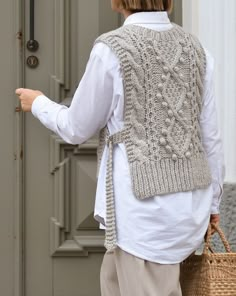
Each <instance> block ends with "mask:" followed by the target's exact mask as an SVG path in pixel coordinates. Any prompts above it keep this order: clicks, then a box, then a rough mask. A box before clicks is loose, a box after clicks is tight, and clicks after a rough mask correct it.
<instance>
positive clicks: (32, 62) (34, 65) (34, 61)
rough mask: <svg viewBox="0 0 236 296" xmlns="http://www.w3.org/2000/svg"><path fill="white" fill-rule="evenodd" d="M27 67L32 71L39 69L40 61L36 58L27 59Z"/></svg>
mask: <svg viewBox="0 0 236 296" xmlns="http://www.w3.org/2000/svg"><path fill="white" fill-rule="evenodd" d="M27 65H28V66H29V67H30V68H32V69H34V68H37V67H38V65H39V59H38V58H37V57H36V56H29V57H28V58H27Z"/></svg>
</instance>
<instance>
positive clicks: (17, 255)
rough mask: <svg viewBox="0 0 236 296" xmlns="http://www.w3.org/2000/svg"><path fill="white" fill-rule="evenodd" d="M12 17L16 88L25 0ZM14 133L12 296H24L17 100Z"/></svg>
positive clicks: (17, 0) (20, 81) (17, 1)
mask: <svg viewBox="0 0 236 296" xmlns="http://www.w3.org/2000/svg"><path fill="white" fill-rule="evenodd" d="M12 3H13V7H14V12H15V18H14V29H15V33H16V35H15V40H16V43H15V45H16V46H15V48H16V52H15V63H16V77H15V81H16V85H15V86H16V87H24V84H25V82H24V54H25V47H24V42H25V32H24V19H25V17H24V16H25V15H24V11H25V10H24V7H25V0H12ZM14 105H15V110H14V111H15V134H14V139H15V140H14V141H15V142H14V147H15V155H14V160H15V162H14V169H15V177H14V185H13V186H14V219H15V220H14V234H13V236H14V255H13V256H14V275H13V295H14V296H24V291H25V285H24V283H25V272H24V271H25V268H24V252H25V248H24V233H25V228H24V225H25V224H24V209H25V199H24V114H23V112H21V109H20V104H19V100H18V98H16V99H15V104H14Z"/></svg>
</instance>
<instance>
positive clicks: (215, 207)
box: [211, 183, 224, 214]
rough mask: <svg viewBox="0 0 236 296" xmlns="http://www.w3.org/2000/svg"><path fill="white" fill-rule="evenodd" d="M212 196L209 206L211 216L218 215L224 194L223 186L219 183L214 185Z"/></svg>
mask: <svg viewBox="0 0 236 296" xmlns="http://www.w3.org/2000/svg"><path fill="white" fill-rule="evenodd" d="M214 185H215V186H214V187H215V188H214V196H213V201H212V206H211V214H219V213H220V203H221V200H222V196H223V193H224V190H223V186H222V185H221V184H219V183H217V184H216V183H215V184H214Z"/></svg>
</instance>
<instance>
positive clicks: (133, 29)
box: [96, 24, 212, 249]
mask: <svg viewBox="0 0 236 296" xmlns="http://www.w3.org/2000/svg"><path fill="white" fill-rule="evenodd" d="M96 42H103V43H105V44H106V45H108V46H109V47H110V48H111V49H112V50H113V52H114V53H115V54H116V56H117V57H118V59H119V61H120V65H121V69H122V73H123V83H124V94H125V111H124V129H123V130H122V131H121V132H119V133H117V134H115V135H112V136H109V134H108V130H107V128H104V129H103V130H102V131H101V134H100V144H99V149H98V160H99V163H100V159H101V155H102V152H103V149H104V146H105V145H106V144H107V145H108V146H109V151H110V157H109V161H108V167H107V224H108V225H107V236H106V243H105V245H106V247H107V249H112V248H114V247H115V243H116V233H115V211H114V196H113V195H114V193H113V183H112V181H113V180H112V148H113V146H114V145H115V144H118V143H124V144H125V146H126V151H127V156H128V161H129V167H130V174H131V180H132V187H133V192H134V194H135V196H136V197H137V198H138V199H145V198H148V197H152V196H155V195H161V194H167V193H173V192H181V191H189V190H195V189H200V188H206V187H207V186H209V184H210V183H211V182H212V179H211V172H210V168H209V165H208V161H207V158H206V155H205V151H204V148H203V143H202V138H201V129H200V114H201V110H202V95H203V81H204V75H205V68H206V57H205V52H204V49H203V48H202V46H201V44H200V42H199V41H198V39H197V38H196V37H194V36H193V35H191V34H189V33H186V32H185V31H184V30H183V29H182V28H181V27H179V26H178V25H176V24H173V28H172V29H170V30H168V31H162V32H158V31H154V30H151V29H147V28H144V27H141V26H136V25H126V26H123V27H121V28H119V29H117V30H115V31H112V32H109V33H106V34H103V35H102V36H100V37H99V38H98V39H97V40H96Z"/></svg>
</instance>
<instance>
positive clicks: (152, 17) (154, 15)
mask: <svg viewBox="0 0 236 296" xmlns="http://www.w3.org/2000/svg"><path fill="white" fill-rule="evenodd" d="M134 24H170V19H169V17H168V14H167V12H166V11H152V12H137V13H133V14H131V15H130V16H128V17H127V18H126V20H125V22H124V26H125V25H134Z"/></svg>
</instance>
